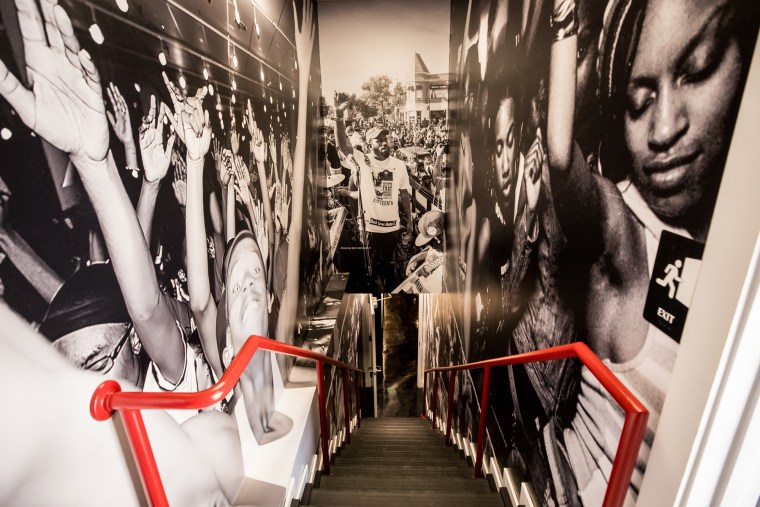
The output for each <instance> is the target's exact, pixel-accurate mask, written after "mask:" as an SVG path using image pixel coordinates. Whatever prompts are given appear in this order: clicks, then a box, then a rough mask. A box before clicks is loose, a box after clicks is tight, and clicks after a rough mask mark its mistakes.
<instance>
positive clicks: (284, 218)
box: [274, 188, 291, 234]
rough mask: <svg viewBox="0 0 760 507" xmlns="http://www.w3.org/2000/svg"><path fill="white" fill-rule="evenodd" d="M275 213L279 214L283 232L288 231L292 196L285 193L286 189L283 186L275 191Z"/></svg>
mask: <svg viewBox="0 0 760 507" xmlns="http://www.w3.org/2000/svg"><path fill="white" fill-rule="evenodd" d="M274 199H275V204H274V206H275V210H274V211H275V215H276V216H277V222H279V224H280V226H281V227H282V233H283V234H287V233H288V222H289V218H290V217H289V213H290V201H291V199H290V196H286V195H285V191H284V189H282V188H278V189H277V192H276V193H275V198H274Z"/></svg>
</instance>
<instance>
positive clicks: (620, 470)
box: [423, 342, 649, 507]
mask: <svg viewBox="0 0 760 507" xmlns="http://www.w3.org/2000/svg"><path fill="white" fill-rule="evenodd" d="M572 357H577V358H578V359H580V360H581V362H582V363H583V364H584V365H585V366H586V367H587V368H588V369H589V371H591V373H592V374H593V375H594V376H595V377H596V378H597V379H598V380H599V382H600V383H601V384H602V386H603V387H604V388H605V389H606V390H607V392H609V393H610V395H611V396H612V397H613V398H614V399H615V401H616V402H617V403H618V404H619V405H620V407H621V408H622V409H623V410H624V411H625V413H626V415H625V422H624V423H623V432H622V433H621V435H620V442H619V443H618V448H617V453H616V454H615V461H614V462H613V464H612V470H611V472H610V480H609V483H608V484H607V492H606V493H605V495H604V503H603V504H602V505H603V506H604V507H613V506H621V505H623V502H624V501H625V494H626V492H627V490H628V485H629V484H630V482H631V476H632V474H633V468H634V466H635V465H636V458H637V456H638V451H639V447H640V446H641V442H642V440H643V439H644V431H645V430H646V425H647V418H648V417H649V412H648V411H647V409H646V408H644V405H643V404H642V403H641V402H640V401H639V400H638V399H637V398H636V397H635V396H634V395H633V394H631V392H630V391H629V390H628V388H627V387H625V385H623V383H622V382H621V381H620V380H619V379H618V378H617V377H616V376H615V374H614V373H612V372H611V371H610V370H609V369H608V368H607V367H606V366H605V365H604V363H603V362H602V361H601V359H599V358H598V357H597V356H596V355H595V354H594V353H593V352H592V351H591V349H590V348H588V346H587V345H586V344H585V343H581V342H575V343H569V344H567V345H560V346H558V347H551V348H548V349H543V350H536V351H532V352H525V353H523V354H515V355H513V356H507V357H500V358H496V359H488V360H486V361H478V362H475V363H467V364H460V365H456V366H441V367H438V368H430V369H428V370H425V382H424V385H425V387H424V393H423V400H427V374H428V373H430V372H433V373H434V388H433V389H434V392H433V405H434V406H433V408H432V411H433V427H435V418H436V409H437V404H438V402H437V388H438V372H442V371H449V372H451V373H452V375H451V377H450V378H451V380H450V381H449V393H448V394H449V406H448V412H449V414H448V418H447V425H446V426H447V428H446V441H447V442H448V439H449V432H450V426H449V423H448V421H450V420H451V411H452V405H453V383H454V382H453V374H454V373H455V372H457V371H464V370H475V369H481V368H482V369H484V370H485V372H484V378H483V390H482V392H481V398H480V399H481V404H480V420H479V424H478V449H477V457H476V460H475V476H476V477H478V476H480V475H481V470H482V466H483V451H484V447H485V429H486V415H487V413H488V393H489V391H490V384H491V368H493V367H495V366H509V365H515V364H525V363H535V362H541V361H552V360H556V359H568V358H572ZM424 406H425V405H424V401H423V407H424ZM425 415H426V414H423V417H424V416H425Z"/></svg>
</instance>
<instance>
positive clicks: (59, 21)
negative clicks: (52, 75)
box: [53, 5, 82, 67]
mask: <svg viewBox="0 0 760 507" xmlns="http://www.w3.org/2000/svg"><path fill="white" fill-rule="evenodd" d="M53 14H54V16H55V23H56V26H57V27H58V30H59V32H60V34H61V38H62V39H63V46H64V49H65V52H66V57H67V58H68V59H69V61H70V62H71V64H72V65H74V66H75V67H79V63H80V59H79V57H78V55H79V52H80V51H81V50H82V47H81V46H80V45H79V40H78V39H77V37H76V35H75V34H74V27H73V26H72V25H71V19H70V18H69V15H68V14H66V11H65V10H64V9H63V7H61V6H60V5H56V6H54V7H53Z"/></svg>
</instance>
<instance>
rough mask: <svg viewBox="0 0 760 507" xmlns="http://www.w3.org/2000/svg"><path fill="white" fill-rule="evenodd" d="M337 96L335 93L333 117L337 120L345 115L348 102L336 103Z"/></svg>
mask: <svg viewBox="0 0 760 507" xmlns="http://www.w3.org/2000/svg"><path fill="white" fill-rule="evenodd" d="M338 98H339V94H338V92H335V103H334V106H335V116H337V117H338V118H342V117H343V116H344V115H345V114H346V110H347V109H348V101H345V102H339V101H338Z"/></svg>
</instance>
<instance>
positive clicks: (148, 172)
mask: <svg viewBox="0 0 760 507" xmlns="http://www.w3.org/2000/svg"><path fill="white" fill-rule="evenodd" d="M166 114H168V113H167V111H166V106H165V105H164V104H163V103H162V104H161V112H160V114H157V111H156V96H155V95H151V97H150V110H149V111H148V114H147V115H145V116H144V117H143V120H142V124H141V125H140V134H139V136H140V155H142V160H143V169H144V172H143V183H142V187H141V188H140V200H139V201H138V202H137V219H138V220H139V221H140V226H141V227H142V230H143V235H144V236H145V242H146V243H147V244H148V247H150V235H151V230H152V228H153V212H154V211H155V209H156V198H157V197H158V189H159V187H160V186H161V180H162V179H163V177H164V176H166V173H167V171H168V170H169V164H170V163H171V159H172V149H173V148H174V139H175V137H176V134H174V133H172V135H170V136H169V140H168V141H167V143H166V147H164V118H165V116H166Z"/></svg>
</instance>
